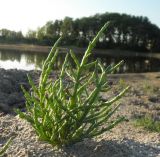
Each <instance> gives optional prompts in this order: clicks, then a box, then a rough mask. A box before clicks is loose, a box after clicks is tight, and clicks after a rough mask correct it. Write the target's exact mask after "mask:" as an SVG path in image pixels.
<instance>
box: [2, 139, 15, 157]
mask: <svg viewBox="0 0 160 157" xmlns="http://www.w3.org/2000/svg"><path fill="white" fill-rule="evenodd" d="M12 139H13V137H11V138H10V139H9V140H8V141H7V143H6V144H5V145H4V146H3V147H2V148H1V149H0V156H3V155H4V153H5V152H6V150H7V149H8V147H9V145H10V144H11V142H12Z"/></svg>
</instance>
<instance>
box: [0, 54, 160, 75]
mask: <svg viewBox="0 0 160 157" xmlns="http://www.w3.org/2000/svg"><path fill="white" fill-rule="evenodd" d="M46 57H47V54H44V53H40V52H37V53H35V52H18V51H0V68H5V69H14V68H17V69H24V70H33V69H41V68H42V64H43V62H44V60H45V59H46ZM77 57H78V58H79V59H81V58H82V55H81V54H77ZM64 58H65V54H64V53H60V55H59V56H58V59H57V62H56V63H55V65H54V69H57V68H58V67H60V66H61V65H62V63H63V61H64ZM96 58H100V59H101V61H102V62H103V63H104V65H105V66H108V65H110V64H111V65H113V64H116V63H118V62H119V61H121V60H124V64H123V66H121V67H120V68H119V69H118V70H117V72H119V73H122V72H153V71H160V59H159V58H153V57H147V56H146V57H144V56H138V55H137V54H136V55H135V56H133V55H132V56H127V57H126V56H123V57H122V56H115V55H114V56H112V55H111V54H110V55H106V54H105V55H104V54H103V55H102V54H96V55H94V56H92V57H90V58H89V61H93V60H95V59H96ZM72 65H73V66H74V64H73V62H72Z"/></svg>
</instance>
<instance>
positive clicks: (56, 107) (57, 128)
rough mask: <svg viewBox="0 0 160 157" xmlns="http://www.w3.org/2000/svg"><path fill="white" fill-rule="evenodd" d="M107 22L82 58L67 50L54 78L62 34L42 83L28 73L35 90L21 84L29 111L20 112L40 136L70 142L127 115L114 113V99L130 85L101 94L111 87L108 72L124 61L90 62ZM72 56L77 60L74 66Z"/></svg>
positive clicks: (59, 142)
mask: <svg viewBox="0 0 160 157" xmlns="http://www.w3.org/2000/svg"><path fill="white" fill-rule="evenodd" d="M108 26H109V22H108V23H106V24H105V25H104V26H103V27H102V28H101V30H100V31H99V32H98V34H97V35H96V36H95V38H94V39H93V41H92V42H90V43H89V46H88V48H87V50H86V51H85V54H84V56H83V58H82V60H81V61H79V60H78V59H77V57H76V55H75V53H74V52H73V51H72V50H71V51H70V52H69V53H67V54H66V57H65V60H64V63H63V65H62V67H61V69H60V73H59V76H58V78H57V79H56V80H53V79H52V78H51V77H50V74H51V72H52V68H53V65H54V63H55V61H56V59H57V56H58V54H59V47H58V44H59V42H60V41H61V38H59V39H58V41H57V42H56V43H55V44H54V46H53V48H52V49H51V51H50V53H49V55H48V57H47V59H46V60H45V62H44V64H43V67H42V72H41V76H40V80H39V85H37V86H36V85H35V84H34V82H33V80H32V79H31V78H30V77H28V80H29V83H30V85H31V87H32V88H31V89H32V92H28V91H26V90H25V89H24V88H23V87H22V89H23V92H24V96H25V98H26V108H27V112H20V111H18V113H19V116H20V117H21V118H24V119H26V120H27V121H28V122H30V124H31V125H32V126H33V128H34V129H35V132H36V134H37V135H38V137H39V138H40V139H41V140H44V141H47V142H48V143H50V144H51V145H53V146H57V147H62V146H67V145H71V144H74V143H76V142H79V141H82V140H83V139H84V138H92V137H94V136H98V135H100V134H102V133H104V132H106V131H109V130H110V129H112V128H113V127H115V126H116V125H117V124H118V123H120V122H122V121H123V120H124V119H125V118H124V117H123V116H122V117H117V118H116V119H114V118H111V116H112V115H113V114H114V113H115V111H116V110H117V109H118V107H119V104H116V103H115V102H116V101H117V100H118V99H120V98H121V97H122V95H123V94H124V93H125V92H126V91H127V89H128V87H127V88H125V89H124V90H123V91H121V92H120V93H119V94H118V95H117V96H115V97H113V98H111V99H110V100H108V101H106V102H104V101H102V99H101V96H100V95H101V93H102V92H107V91H108V90H110V86H109V84H108V81H107V75H108V74H110V73H113V72H114V71H115V70H116V69H117V68H119V66H120V65H121V64H122V63H123V62H122V61H121V62H120V63H118V64H117V65H115V66H108V67H107V68H105V67H104V66H103V64H102V63H101V62H100V61H99V60H98V59H97V60H95V61H92V62H89V56H90V55H91V54H92V50H93V48H94V47H95V45H96V42H97V41H98V40H99V37H100V36H101V35H102V33H103V32H104V30H106V29H107V27H108ZM69 59H72V60H73V61H74V63H75V65H76V67H75V68H72V66H71V63H70V61H69ZM90 69H92V70H90ZM91 87H92V88H91Z"/></svg>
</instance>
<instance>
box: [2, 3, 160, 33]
mask: <svg viewBox="0 0 160 157" xmlns="http://www.w3.org/2000/svg"><path fill="white" fill-rule="evenodd" d="M0 5H1V9H0V29H2V28H8V29H10V30H16V31H18V30H21V31H22V32H23V33H26V32H27V30H28V29H37V27H39V26H42V25H44V24H45V23H46V22H47V21H49V20H53V21H54V20H55V19H63V18H64V17H65V16H70V17H73V18H79V17H84V16H90V15H94V14H96V13H105V12H118V13H126V14H131V15H137V16H147V17H148V18H149V19H150V21H151V22H152V23H154V24H156V25H157V26H159V27H160V16H159V14H160V0H0Z"/></svg>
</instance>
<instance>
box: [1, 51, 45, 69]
mask: <svg viewBox="0 0 160 157" xmlns="http://www.w3.org/2000/svg"><path fill="white" fill-rule="evenodd" d="M46 56H47V54H41V53H35V52H28V53H27V52H19V51H6V50H5V51H4V50H3V51H0V68H5V69H23V70H33V69H37V70H38V69H41V67H42V64H43V62H44V60H45V58H46Z"/></svg>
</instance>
